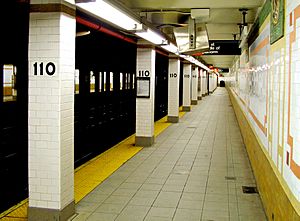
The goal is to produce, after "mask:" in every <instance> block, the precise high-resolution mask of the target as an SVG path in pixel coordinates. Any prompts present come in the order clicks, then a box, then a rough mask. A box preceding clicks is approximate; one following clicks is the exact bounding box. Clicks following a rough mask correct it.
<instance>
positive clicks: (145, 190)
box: [72, 88, 266, 221]
mask: <svg viewBox="0 0 300 221" xmlns="http://www.w3.org/2000/svg"><path fill="white" fill-rule="evenodd" d="M255 185H256V184H255V179H254V177H253V173H252V170H251V166H250V162H249V160H248V157H247V153H246V150H245V147H244V144H243V140H242V137H241V134H240V130H239V127H238V124H237V121H236V118H235V115H234V112H233V109H232V107H231V104H230V101H229V97H228V94H227V91H226V90H225V89H224V88H218V89H217V90H216V91H215V93H213V94H212V95H210V96H207V97H205V98H204V99H203V100H201V101H200V102H199V103H198V105H196V106H193V107H192V111H191V112H189V113H187V114H186V115H185V116H184V117H183V118H181V119H180V122H179V123H177V124H173V125H171V126H170V127H169V128H168V129H166V130H165V131H164V132H163V133H162V134H160V135H159V136H158V137H157V138H156V142H155V145H153V146H152V147H150V148H144V149H143V150H141V151H140V152H139V153H138V154H137V155H135V156H134V157H133V158H131V159H130V160H129V161H127V162H126V163H125V164H124V165H123V166H122V167H121V168H119V169H118V170H117V171H116V172H114V173H113V174H112V175H111V176H110V177H109V178H107V179H106V180H105V181H104V182H103V183H102V184H101V185H99V186H98V187H97V188H96V189H94V190H93V191H92V192H91V193H90V194H88V195H87V196H86V197H85V198H83V199H82V200H81V201H80V202H79V203H78V204H77V205H76V212H77V215H76V216H75V217H73V218H72V220H74V221H79V220H95V221H101V220H104V221H110V220H117V221H127V220H128V221H135V220H137V221H141V220H145V221H161V220H176V221H194V220H198V221H199V220H202V221H226V220H234V221H236V220H240V221H248V220H249V221H264V220H266V217H265V214H264V211H263V206H262V204H261V201H260V197H259V195H258V194H257V193H251V194H246V193H243V189H242V186H251V187H252V186H255Z"/></svg>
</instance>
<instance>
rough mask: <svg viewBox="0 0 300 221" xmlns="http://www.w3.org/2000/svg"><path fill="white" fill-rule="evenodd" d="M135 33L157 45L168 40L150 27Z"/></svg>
mask: <svg viewBox="0 0 300 221" xmlns="http://www.w3.org/2000/svg"><path fill="white" fill-rule="evenodd" d="M135 34H136V35H137V36H139V37H141V38H143V39H145V40H147V41H149V42H151V43H153V44H155V45H161V44H165V42H166V39H165V38H164V37H162V36H161V35H159V34H158V33H156V32H154V31H152V30H151V29H149V28H147V30H146V31H141V32H140V31H138V32H136V33H135Z"/></svg>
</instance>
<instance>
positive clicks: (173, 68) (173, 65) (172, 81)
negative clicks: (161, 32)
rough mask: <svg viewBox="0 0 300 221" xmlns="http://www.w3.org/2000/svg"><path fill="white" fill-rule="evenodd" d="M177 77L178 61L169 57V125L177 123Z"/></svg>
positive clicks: (178, 73)
mask: <svg viewBox="0 0 300 221" xmlns="http://www.w3.org/2000/svg"><path fill="white" fill-rule="evenodd" d="M179 77H180V59H179V58H178V57H170V58H169V77H168V121H169V122H171V123H177V122H178V121H179Z"/></svg>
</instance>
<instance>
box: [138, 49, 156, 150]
mask: <svg viewBox="0 0 300 221" xmlns="http://www.w3.org/2000/svg"><path fill="white" fill-rule="evenodd" d="M136 74H137V95H139V92H141V91H140V90H141V88H139V78H140V77H143V78H144V79H146V80H147V79H149V80H150V88H149V89H150V93H149V94H150V97H142V98H139V97H137V98H136V135H135V145H136V146H151V145H152V144H153V143H154V95H155V93H154V92H155V50H154V48H153V47H152V46H149V45H138V49H137V69H136Z"/></svg>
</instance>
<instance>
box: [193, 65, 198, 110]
mask: <svg viewBox="0 0 300 221" xmlns="http://www.w3.org/2000/svg"><path fill="white" fill-rule="evenodd" d="M197 103H198V67H197V66H196V67H195V68H194V69H193V70H192V105H197Z"/></svg>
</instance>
